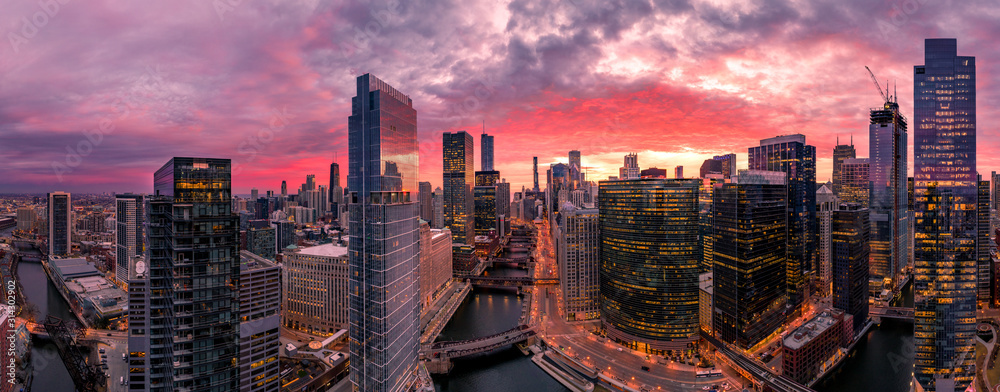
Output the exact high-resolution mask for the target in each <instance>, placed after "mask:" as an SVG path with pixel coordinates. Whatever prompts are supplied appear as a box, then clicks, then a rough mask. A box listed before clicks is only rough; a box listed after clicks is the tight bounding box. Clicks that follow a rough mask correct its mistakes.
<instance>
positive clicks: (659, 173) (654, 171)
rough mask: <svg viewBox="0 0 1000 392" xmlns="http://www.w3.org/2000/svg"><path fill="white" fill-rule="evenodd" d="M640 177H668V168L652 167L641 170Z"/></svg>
mask: <svg viewBox="0 0 1000 392" xmlns="http://www.w3.org/2000/svg"><path fill="white" fill-rule="evenodd" d="M639 178H667V169H660V168H656V167H650V168H646V169H642V170H640V171H639Z"/></svg>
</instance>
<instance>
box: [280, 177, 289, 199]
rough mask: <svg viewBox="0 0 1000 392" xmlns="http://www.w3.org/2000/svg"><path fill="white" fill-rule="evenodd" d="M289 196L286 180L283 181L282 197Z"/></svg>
mask: <svg viewBox="0 0 1000 392" xmlns="http://www.w3.org/2000/svg"><path fill="white" fill-rule="evenodd" d="M287 196H288V183H287V182H285V180H281V197H287Z"/></svg>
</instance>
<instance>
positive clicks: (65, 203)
mask: <svg viewBox="0 0 1000 392" xmlns="http://www.w3.org/2000/svg"><path fill="white" fill-rule="evenodd" d="M47 198H48V200H49V207H48V214H49V222H48V223H49V256H63V255H67V254H69V253H70V252H72V251H73V201H72V198H71V196H70V194H69V193H66V192H52V193H49V194H48V197H47Z"/></svg>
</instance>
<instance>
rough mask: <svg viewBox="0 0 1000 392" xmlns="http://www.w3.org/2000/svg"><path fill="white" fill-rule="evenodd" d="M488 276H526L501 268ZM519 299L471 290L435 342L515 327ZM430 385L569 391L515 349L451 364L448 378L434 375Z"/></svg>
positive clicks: (455, 390) (453, 390) (452, 390)
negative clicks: (452, 365)
mask: <svg viewBox="0 0 1000 392" xmlns="http://www.w3.org/2000/svg"><path fill="white" fill-rule="evenodd" d="M488 273H489V274H491V275H501V276H518V275H519V276H526V272H525V271H523V270H517V269H509V268H501V269H497V270H491V271H489V272H488ZM520 316H521V298H520V297H518V296H517V293H516V292H514V291H513V290H492V289H475V290H473V292H472V293H470V294H469V298H468V299H467V300H466V302H465V303H464V304H462V305H461V306H460V307H459V308H458V310H456V311H455V315H454V316H453V317H452V319H451V321H449V322H448V325H446V326H445V328H444V330H443V331H441V335H440V336H439V337H438V340H439V341H445V340H464V339H472V338H476V337H482V336H488V335H492V334H495V333H499V332H503V331H506V330H508V329H511V328H514V327H515V326H517V321H518V318H520ZM434 386H435V387H436V388H437V390H438V391H447V392H506V391H524V392H532V391H540V392H541V391H546V392H547V391H569V390H568V389H566V388H565V387H563V386H562V384H559V382H558V381H556V380H555V379H553V378H552V377H551V376H549V375H548V374H547V373H545V372H544V371H542V369H540V368H539V367H538V366H537V365H535V364H534V363H532V362H531V359H530V357H526V356H524V354H521V351H520V350H518V349H517V348H513V347H512V348H510V349H508V350H504V351H502V352H499V353H495V354H491V355H487V356H483V357H478V358H472V359H460V360H456V361H455V368H454V369H452V371H451V373H450V374H448V375H435V376H434Z"/></svg>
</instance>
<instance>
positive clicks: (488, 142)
mask: <svg viewBox="0 0 1000 392" xmlns="http://www.w3.org/2000/svg"><path fill="white" fill-rule="evenodd" d="M479 143H480V144H481V145H482V150H483V151H482V154H483V156H482V162H480V166H479V170H482V171H492V170H493V136H490V135H487V134H486V130H485V129H484V130H483V135H482V136H480V137H479Z"/></svg>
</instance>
